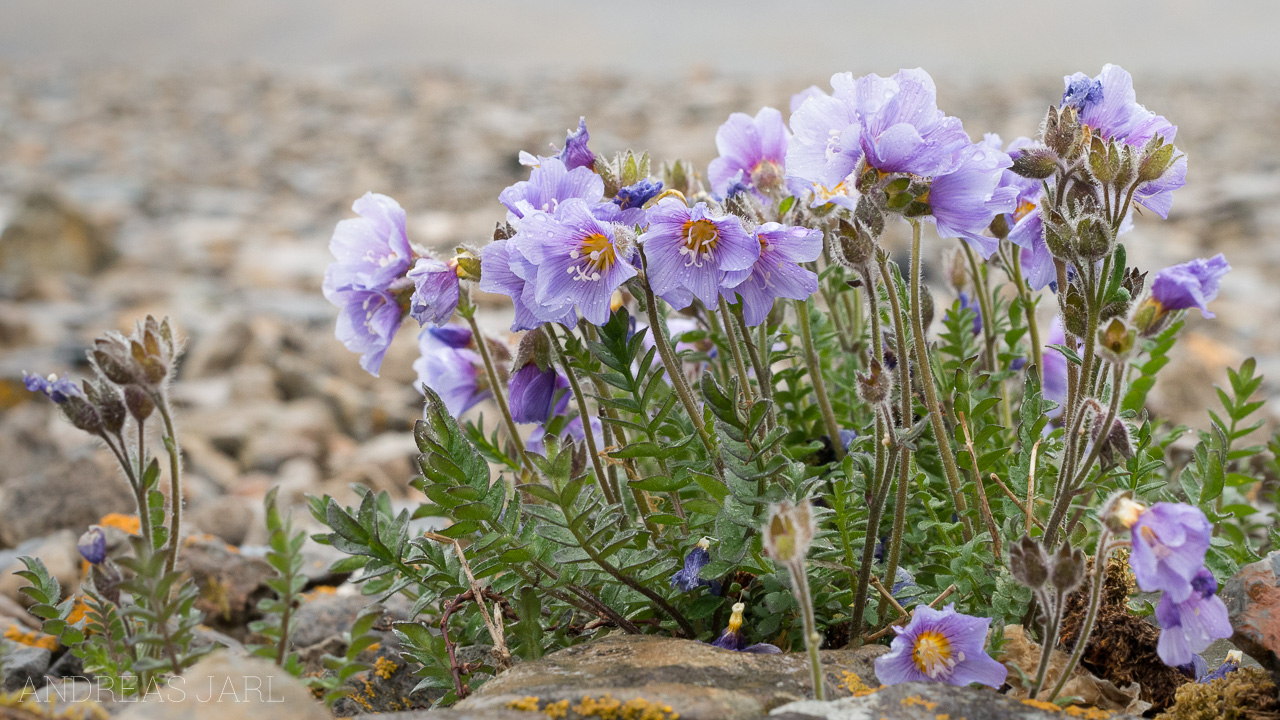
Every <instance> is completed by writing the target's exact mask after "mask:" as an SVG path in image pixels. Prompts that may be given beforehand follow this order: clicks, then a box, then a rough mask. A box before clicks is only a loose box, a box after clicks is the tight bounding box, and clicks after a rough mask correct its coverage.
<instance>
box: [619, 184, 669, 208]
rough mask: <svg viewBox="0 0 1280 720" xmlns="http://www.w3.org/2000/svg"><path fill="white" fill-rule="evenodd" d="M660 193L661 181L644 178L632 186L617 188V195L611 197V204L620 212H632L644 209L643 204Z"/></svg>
mask: <svg viewBox="0 0 1280 720" xmlns="http://www.w3.org/2000/svg"><path fill="white" fill-rule="evenodd" d="M660 192H662V181H661V180H650V179H649V178H644V179H642V180H638V181H636V183H635V184H633V185H628V186H626V187H624V188H618V192H617V194H616V195H614V196H613V202H614V204H615V205H617V206H618V207H619V208H620V209H622V210H632V209H635V208H640V207H644V204H645V203H647V202H649V201H650V200H652V199H653V198H655V197H657V195H658V193H660Z"/></svg>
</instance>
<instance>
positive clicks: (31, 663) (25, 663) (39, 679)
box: [0, 638, 50, 692]
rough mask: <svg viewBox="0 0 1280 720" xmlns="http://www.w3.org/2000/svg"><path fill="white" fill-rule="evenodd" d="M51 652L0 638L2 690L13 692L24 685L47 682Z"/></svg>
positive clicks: (32, 685) (31, 685)
mask: <svg viewBox="0 0 1280 720" xmlns="http://www.w3.org/2000/svg"><path fill="white" fill-rule="evenodd" d="M49 657H50V653H49V651H48V650H47V649H45V648H39V647H32V646H30V645H23V644H22V643H16V642H13V641H11V640H5V639H3V638H0V658H2V661H0V669H3V670H4V676H3V677H0V692H13V691H14V690H21V689H22V688H24V687H30V688H32V689H34V688H38V687H40V686H42V685H44V683H45V679H44V673H45V671H46V670H48V669H49Z"/></svg>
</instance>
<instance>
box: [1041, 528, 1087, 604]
mask: <svg viewBox="0 0 1280 720" xmlns="http://www.w3.org/2000/svg"><path fill="white" fill-rule="evenodd" d="M1083 580H1084V553H1083V552H1081V551H1080V549H1079V548H1075V549H1072V547H1071V541H1070V540H1068V541H1066V542H1064V543H1062V546H1061V547H1059V548H1058V552H1056V553H1054V555H1053V570H1052V572H1050V573H1049V582H1050V583H1051V584H1052V585H1053V587H1054V589H1055V590H1057V591H1058V592H1059V593H1062V594H1063V595H1066V594H1067V593H1069V592H1071V591H1072V590H1074V589H1076V587H1078V586H1079V585H1080V583H1081V581H1083Z"/></svg>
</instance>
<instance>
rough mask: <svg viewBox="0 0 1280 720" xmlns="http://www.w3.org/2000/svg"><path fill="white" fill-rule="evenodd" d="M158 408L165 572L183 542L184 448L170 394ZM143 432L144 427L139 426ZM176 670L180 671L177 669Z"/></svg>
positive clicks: (157, 400)
mask: <svg viewBox="0 0 1280 720" xmlns="http://www.w3.org/2000/svg"><path fill="white" fill-rule="evenodd" d="M155 404H156V409H157V410H158V411H159V412H160V418H161V420H163V421H164V434H165V437H164V446H165V449H166V450H168V451H169V505H170V509H169V552H168V556H167V557H166V558H165V561H164V569H165V572H173V569H174V567H176V566H177V564H178V547H179V546H180V545H181V542H182V448H181V447H179V445H178V434H177V433H176V432H174V429H173V412H172V410H171V409H170V408H169V395H168V393H165V392H160V393H159V394H158V396H157V397H156V398H155ZM138 431H139V432H141V431H142V428H141V427H139V428H138ZM174 672H178V671H177V670H176V669H175V670H174Z"/></svg>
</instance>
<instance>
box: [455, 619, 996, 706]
mask: <svg viewBox="0 0 1280 720" xmlns="http://www.w3.org/2000/svg"><path fill="white" fill-rule="evenodd" d="M887 651H888V648H886V647H884V646H880V645H875V646H867V647H863V648H859V649H857V650H825V651H823V653H822V661H823V669H824V671H825V673H826V680H827V685H828V686H829V688H830V689H831V692H832V694H833V695H836V696H840V695H848V694H850V689H849V688H850V687H857V685H855V684H853V683H852V682H851V680H852V676H853V675H856V676H857V677H858V678H859V679H860V682H861V683H866V684H867V685H869V686H874V685H875V684H876V680H875V673H874V671H873V667H872V661H873V660H874V659H875V658H876V657H877V656H879V655H881V654H883V653H885V652H887ZM584 696H587V697H590V698H592V699H593V701H594V700H599V701H602V702H611V701H613V700H617V701H619V702H621V703H626V702H628V701H632V700H635V699H637V698H639V699H640V701H643V702H645V703H648V704H649V705H650V706H652V707H654V708H656V709H657V710H659V711H662V712H667V713H678V714H679V716H680V718H681V719H682V720H704V719H705V720H711V719H713V718H714V719H717V720H733V719H735V718H757V717H760V716H761V715H763V714H764V713H766V712H768V711H769V710H771V709H773V708H776V707H778V706H780V705H784V704H786V703H789V702H794V701H797V700H801V699H804V698H807V697H811V685H810V681H809V670H808V665H807V661H806V658H805V657H804V655H803V654H800V653H788V654H783V655H753V654H747V653H736V652H732V651H729V650H721V649H720V648H717V647H715V646H712V645H707V644H703V643H698V642H693V641H691V640H678V639H674V638H663V637H657V636H653V635H638V636H637V635H613V636H609V637H606V638H603V639H600V640H596V641H593V642H589V643H584V644H582V645H575V646H573V647H570V648H566V649H564V650H560V651H558V652H555V653H552V654H550V655H547V656H546V657H544V658H542V659H541V660H538V661H535V662H526V663H520V664H519V665H516V666H515V667H513V668H511V669H509V670H507V671H506V672H504V673H502V674H500V675H498V676H497V677H495V678H493V679H492V680H490V681H489V682H487V683H485V684H484V685H482V686H481V687H480V688H479V689H478V690H476V693H475V694H474V695H472V696H471V697H469V698H467V699H466V700H463V701H462V702H461V703H459V704H458V705H457V709H458V710H500V709H504V708H508V707H509V704H512V703H518V702H519V701H521V700H523V699H525V698H529V697H535V698H537V699H538V703H539V708H545V705H546V704H547V703H557V702H560V701H568V703H569V704H578V703H580V702H582V700H583V697H584ZM606 696H608V698H610V700H608V701H606V700H604V698H605V697H606ZM666 706H670V709H669V710H665V711H664V710H662V708H664V707H666ZM956 717H959V716H956ZM972 717H978V716H972Z"/></svg>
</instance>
